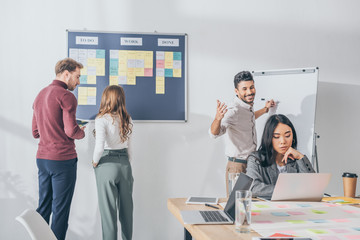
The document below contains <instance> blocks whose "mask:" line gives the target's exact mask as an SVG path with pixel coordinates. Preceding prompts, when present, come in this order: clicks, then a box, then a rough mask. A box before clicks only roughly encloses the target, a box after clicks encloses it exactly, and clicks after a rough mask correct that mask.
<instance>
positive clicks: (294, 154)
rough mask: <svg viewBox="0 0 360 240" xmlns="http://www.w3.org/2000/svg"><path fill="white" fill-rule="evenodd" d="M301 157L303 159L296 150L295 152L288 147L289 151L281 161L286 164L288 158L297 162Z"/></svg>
mask: <svg viewBox="0 0 360 240" xmlns="http://www.w3.org/2000/svg"><path fill="white" fill-rule="evenodd" d="M303 157H304V155H303V154H302V153H300V152H299V151H298V150H296V149H294V148H292V147H289V149H288V150H287V151H286V152H285V154H284V157H283V159H282V161H283V162H285V163H287V160H288V158H290V159H292V160H299V159H301V158H303Z"/></svg>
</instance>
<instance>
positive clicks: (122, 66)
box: [119, 62, 127, 72]
mask: <svg viewBox="0 0 360 240" xmlns="http://www.w3.org/2000/svg"><path fill="white" fill-rule="evenodd" d="M124 71H125V72H126V71H127V62H126V63H125V62H119V72H124Z"/></svg>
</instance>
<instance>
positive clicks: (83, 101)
mask: <svg viewBox="0 0 360 240" xmlns="http://www.w3.org/2000/svg"><path fill="white" fill-rule="evenodd" d="M78 105H87V97H86V96H85V97H81V96H79V97H78Z"/></svg>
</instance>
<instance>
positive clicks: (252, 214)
mask: <svg viewBox="0 0 360 240" xmlns="http://www.w3.org/2000/svg"><path fill="white" fill-rule="evenodd" d="M258 215H260V212H251V216H258Z"/></svg>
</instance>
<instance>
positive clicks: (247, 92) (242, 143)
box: [209, 71, 275, 194]
mask: <svg viewBox="0 0 360 240" xmlns="http://www.w3.org/2000/svg"><path fill="white" fill-rule="evenodd" d="M234 86H235V93H236V97H235V98H234V100H233V102H232V103H231V104H230V105H229V107H227V106H226V105H225V103H221V102H220V101H219V100H217V111H216V116H215V119H214V121H213V122H212V124H211V127H210V130H209V134H210V136H211V137H212V138H217V137H219V136H221V135H223V134H225V133H226V132H227V139H226V147H225V155H226V156H227V159H228V163H227V166H226V174H225V178H226V192H227V194H229V192H228V191H229V189H228V175H229V173H240V172H246V163H247V162H246V159H247V157H248V156H249V155H250V153H251V152H253V151H256V145H257V140H256V128H255V119H257V118H258V117H260V116H261V115H263V114H264V113H267V112H268V111H269V108H270V107H273V106H275V102H274V100H269V101H267V102H266V104H265V107H264V108H262V109H260V110H258V111H256V112H255V113H254V110H253V105H254V99H255V93H256V89H255V85H254V79H253V76H252V74H251V73H250V72H248V71H242V72H239V73H238V74H236V75H235V77H234Z"/></svg>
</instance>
